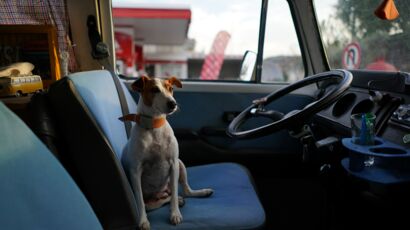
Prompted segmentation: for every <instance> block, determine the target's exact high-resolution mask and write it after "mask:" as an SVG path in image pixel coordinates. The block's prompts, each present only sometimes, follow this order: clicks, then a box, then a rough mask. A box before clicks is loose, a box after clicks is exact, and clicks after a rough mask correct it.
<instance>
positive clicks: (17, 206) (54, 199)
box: [0, 102, 102, 230]
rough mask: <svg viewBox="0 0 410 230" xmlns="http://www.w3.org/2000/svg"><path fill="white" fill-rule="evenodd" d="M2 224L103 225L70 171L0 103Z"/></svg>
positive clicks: (37, 226)
mask: <svg viewBox="0 0 410 230" xmlns="http://www.w3.org/2000/svg"><path fill="white" fill-rule="evenodd" d="M0 183H1V185H0V226H1V227H0V228H1V229H70V230H71V229H102V226H101V225H100V223H99V221H98V219H97V217H96V215H95V213H94V212H93V210H92V208H91V206H90V204H89V203H88V202H87V200H86V198H85V197H84V195H83V194H82V193H81V191H80V189H79V188H78V187H77V185H76V184H75V182H74V181H73V180H72V178H71V177H70V175H69V174H68V173H67V172H66V170H65V169H64V168H63V167H62V165H61V164H60V163H59V162H58V160H57V159H56V158H55V157H54V156H53V155H52V153H51V152H50V151H49V150H48V149H47V148H46V147H45V146H44V145H43V144H42V143H41V141H40V140H39V139H38V138H36V136H35V135H34V134H33V132H32V131H31V130H30V129H29V128H28V127H27V126H26V125H25V124H24V123H23V122H22V121H21V120H20V119H19V118H18V117H17V116H16V115H15V114H13V113H12V112H11V111H10V110H9V109H7V107H6V106H5V105H4V104H3V103H1V102H0Z"/></svg>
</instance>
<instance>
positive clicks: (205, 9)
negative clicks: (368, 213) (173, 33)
mask: <svg viewBox="0 0 410 230" xmlns="http://www.w3.org/2000/svg"><path fill="white" fill-rule="evenodd" d="M112 1H113V6H114V7H115V6H118V5H119V4H121V5H122V6H127V5H128V4H129V5H139V4H144V5H153V4H154V5H157V6H158V5H163V6H164V7H167V6H173V5H179V6H184V7H189V8H190V9H191V12H192V18H191V25H190V28H189V31H188V37H189V38H193V39H195V41H196V46H195V51H196V52H200V53H201V52H202V53H208V52H209V51H210V49H211V46H212V43H213V40H214V38H215V35H216V34H217V33H218V32H219V31H221V30H225V31H227V32H228V33H230V35H231V39H230V40H229V42H228V46H227V48H226V51H225V54H231V55H243V54H244V53H245V51H246V50H251V51H255V52H256V51H257V43H258V34H259V19H260V8H261V2H260V1H256V0H206V1H205V0H112ZM315 3H316V7H317V8H320V12H321V15H320V16H321V17H320V18H326V17H327V16H328V15H329V14H330V13H331V12H332V8H331V6H332V5H334V4H335V3H336V0H316V1H315ZM291 20H292V18H291V14H290V10H289V7H288V4H287V1H285V0H271V1H269V6H268V18H267V24H266V25H267V27H266V35H265V50H264V56H265V57H269V56H276V55H297V54H300V49H299V45H298V42H297V37H296V33H295V29H294V26H293V23H292V21H291Z"/></svg>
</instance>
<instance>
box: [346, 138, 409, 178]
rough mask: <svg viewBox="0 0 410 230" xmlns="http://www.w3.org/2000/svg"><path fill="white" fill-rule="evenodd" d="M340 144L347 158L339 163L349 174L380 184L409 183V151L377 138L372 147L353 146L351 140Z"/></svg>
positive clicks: (348, 139) (347, 139)
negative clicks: (347, 153)
mask: <svg viewBox="0 0 410 230" xmlns="http://www.w3.org/2000/svg"><path fill="white" fill-rule="evenodd" d="M342 144H343V146H344V147H346V149H348V150H349V156H348V157H346V158H344V159H343V160H342V162H341V163H342V166H343V168H345V170H346V171H348V172H349V173H350V174H352V175H354V176H356V177H358V178H361V179H364V180H366V181H370V182H376V183H381V184H396V183H408V182H410V149H406V148H405V147H403V146H400V145H397V144H395V143H392V142H389V141H387V140H384V139H382V138H379V137H376V138H375V141H374V145H359V144H355V143H353V142H352V138H344V139H343V140H342Z"/></svg>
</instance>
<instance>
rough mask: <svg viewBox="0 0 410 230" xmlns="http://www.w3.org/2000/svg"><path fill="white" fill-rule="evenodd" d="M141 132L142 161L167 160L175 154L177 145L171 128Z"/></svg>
mask: <svg viewBox="0 0 410 230" xmlns="http://www.w3.org/2000/svg"><path fill="white" fill-rule="evenodd" d="M141 134H142V135H141V136H140V141H141V150H142V155H143V156H142V157H143V159H144V161H169V160H171V159H174V158H175V157H176V156H177V154H178V146H177V141H176V139H175V136H174V134H173V132H172V130H170V131H167V130H166V129H164V130H153V131H146V132H144V133H141Z"/></svg>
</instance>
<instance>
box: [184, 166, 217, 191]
mask: <svg viewBox="0 0 410 230" xmlns="http://www.w3.org/2000/svg"><path fill="white" fill-rule="evenodd" d="M179 183H180V184H181V185H182V189H183V191H182V192H183V195H184V196H186V197H208V196H210V195H212V193H214V190H213V189H210V188H204V189H198V190H192V189H191V187H190V186H189V184H188V178H187V172H186V168H185V165H184V163H183V162H182V161H181V160H179Z"/></svg>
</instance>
